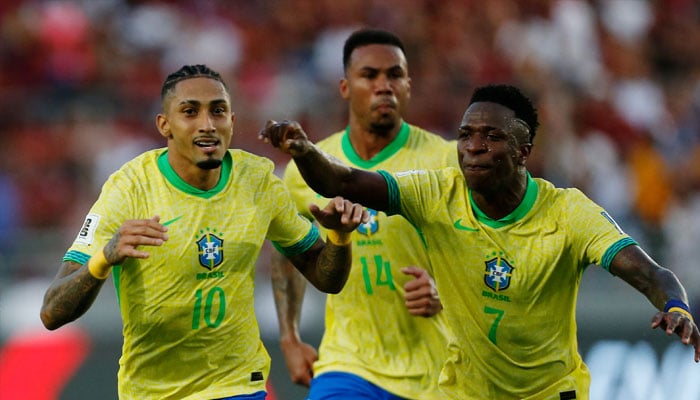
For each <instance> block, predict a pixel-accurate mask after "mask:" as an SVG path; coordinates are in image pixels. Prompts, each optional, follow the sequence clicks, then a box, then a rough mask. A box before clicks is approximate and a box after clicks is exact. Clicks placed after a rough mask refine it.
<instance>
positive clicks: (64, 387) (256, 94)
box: [0, 0, 700, 400]
mask: <svg viewBox="0 0 700 400" xmlns="http://www.w3.org/2000/svg"><path fill="white" fill-rule="evenodd" d="M362 26H374V27H381V28H386V29H390V30H392V31H394V32H396V33H397V34H399V36H400V37H401V38H402V39H403V40H404V42H405V44H406V46H407V53H408V54H407V55H408V61H409V72H410V75H411V76H412V78H413V85H412V100H411V105H410V109H409V112H408V115H407V120H408V121H410V122H411V123H414V124H417V125H420V126H423V127H426V128H429V129H432V130H434V131H436V132H438V133H440V134H443V135H445V136H446V137H448V138H449V137H451V135H452V134H453V132H455V130H456V126H457V123H458V122H459V120H460V119H461V115H462V113H463V111H464V108H465V106H466V103H467V100H468V96H469V94H470V93H471V90H472V89H473V87H475V86H476V85H480V84H484V83H487V82H511V83H515V84H516V85H518V86H521V87H522V88H524V89H526V90H527V91H528V92H529V93H531V94H532V95H533V96H534V98H535V99H536V101H537V105H538V107H539V109H540V115H541V120H542V128H541V130H540V132H539V134H538V136H537V138H536V140H535V150H534V153H533V154H534V158H532V159H531V161H530V163H529V168H530V170H531V171H532V173H533V175H536V176H542V177H545V178H547V179H549V180H551V181H553V182H555V183H557V184H558V185H560V186H576V187H579V188H580V189H582V190H583V191H584V192H586V193H587V194H588V195H589V196H590V197H591V198H593V199H594V200H596V201H597V202H599V203H600V204H602V205H603V206H605V207H606V208H607V209H608V211H609V212H610V213H611V214H612V215H613V216H615V217H616V219H617V221H618V223H619V224H620V225H621V226H622V227H623V228H624V229H625V230H626V231H627V232H628V233H630V234H632V236H633V237H635V238H636V239H637V240H638V241H639V242H641V243H642V244H643V246H644V247H645V248H646V249H647V250H648V251H649V252H650V253H651V254H652V255H653V256H654V257H655V258H656V259H657V260H659V261H661V262H662V263H663V264H664V265H667V266H669V267H671V268H672V269H673V270H674V271H675V272H676V274H677V275H678V276H679V277H680V278H681V280H682V281H683V282H684V284H685V286H686V288H687V289H688V292H689V295H690V297H691V299H693V300H691V305H692V304H695V309H698V308H700V305H698V304H700V270H698V268H699V265H698V262H699V261H698V260H700V113H699V112H698V111H700V4H699V3H698V2H697V1H693V0H658V1H651V0H649V1H646V0H607V1H606V0H600V1H592V0H590V1H586V0H564V1H548V0H521V1H516V0H488V1H481V0H445V1H428V0H385V1H379V0H376V1H372V0H262V1H246V0H230V1H226V0H218V1H216V0H201V1H189V2H186V1H146V0H142V1H137V0H131V1H129V0H83V1H68V0H54V1H39V0H36V1H30V0H26V1H19V0H3V1H2V3H1V4H0V346H1V350H0V399H3V400H5V399H7V400H10V399H15V398H17V399H19V398H21V399H29V400H32V399H34V400H40V399H44V400H50V399H67V400H80V399H112V398H116V370H117V360H118V356H119V353H120V346H121V322H120V317H119V314H118V310H117V305H116V299H115V295H114V289H113V285H111V282H108V284H106V285H105V287H104V289H103V290H102V292H101V294H100V296H99V297H98V299H97V301H96V304H95V305H94V306H93V307H92V309H90V310H89V311H88V312H87V314H86V315H85V316H84V317H83V318H82V319H81V320H79V321H78V322H76V323H74V324H71V325H70V326H68V327H64V328H61V329H60V330H58V331H55V332H48V331H45V330H44V329H43V328H42V327H41V325H40V321H39V317H38V313H39V307H40V304H41V298H42V296H43V292H44V290H45V288H46V286H47V285H48V283H49V281H50V279H51V278H52V277H53V275H54V274H55V272H56V269H57V267H58V265H59V261H60V258H61V256H62V255H63V252H64V251H65V249H66V248H67V246H68V245H69V243H70V242H71V241H72V240H73V238H74V237H75V235H76V233H77V231H78V229H79V227H80V224H81V223H82V221H83V218H84V215H85V214H86V212H87V210H88V208H89V206H90V204H91V203H92V202H93V201H94V199H95V198H96V195H97V194H98V191H99V188H100V185H101V184H102V182H103V181H104V180H105V178H106V177H107V176H108V175H109V173H111V172H112V171H113V170H115V169H116V168H118V166H119V165H121V164H122V163H123V162H124V161H126V160H128V159H129V158H131V157H132V156H134V155H136V154H138V153H140V152H142V151H144V150H146V149H149V148H153V147H157V146H162V145H163V144H164V143H163V142H162V140H161V138H160V136H159V135H158V134H157V131H156V129H155V123H154V118H155V117H154V116H155V114H156V113H157V112H158V108H159V104H158V101H159V99H158V94H159V90H160V85H161V82H162V80H163V78H164V76H165V75H166V74H167V73H169V72H172V71H174V70H175V69H177V68H178V67H179V66H181V65H183V64H193V63H206V64H208V65H209V66H211V67H213V68H214V69H216V70H218V71H220V72H222V74H223V75H224V77H225V79H226V80H227V82H228V83H229V86H230V89H231V93H232V102H233V108H234V111H235V112H236V115H237V119H236V126H235V136H234V141H233V144H232V145H233V146H235V147H241V148H244V149H246V150H250V151H252V152H254V153H257V154H261V155H265V156H268V157H270V158H272V159H273V160H274V161H275V162H276V164H277V166H278V168H279V170H281V167H282V166H283V165H284V163H285V162H286V161H287V159H286V158H285V157H284V156H281V155H280V154H279V153H276V152H274V151H272V150H271V149H270V148H269V147H267V146H264V145H261V144H260V143H258V141H257V138H256V136H257V132H258V130H259V129H260V128H261V127H262V126H263V125H264V122H265V121H266V120H267V119H269V118H273V119H284V118H287V119H297V120H300V121H302V123H303V124H304V125H305V126H306V127H307V130H308V132H309V133H310V134H311V136H312V138H313V139H318V138H321V137H323V136H324V135H326V134H328V133H330V132H332V131H337V130H339V129H341V128H342V127H343V126H344V125H343V124H344V121H345V107H346V106H345V103H344V102H343V101H342V100H341V98H340V96H339V95H338V92H337V83H338V80H339V79H340V77H341V74H342V68H341V49H342V43H343V40H344V39H345V38H346V37H347V35H348V34H349V33H350V32H351V31H352V30H354V29H356V28H358V27H362ZM279 170H278V171H279ZM268 252H269V247H266V248H265V249H264V250H263V254H262V255H261V259H260V263H259V269H258V277H257V281H258V286H257V288H256V290H257V293H256V305H257V306H256V307H257V308H256V312H257V314H258V317H259V320H260V326H261V332H262V335H263V339H264V341H265V343H266V344H267V347H268V350H269V351H270V353H271V356H272V359H273V366H272V373H271V384H272V387H273V390H274V392H275V394H276V397H277V398H278V399H282V400H287V399H300V398H302V396H303V394H304V393H305V391H304V390H303V389H301V388H299V387H297V386H294V385H292V384H291V383H290V381H289V378H288V375H287V372H286V368H285V366H284V360H283V358H282V356H281V353H280V351H279V344H278V342H277V325H276V317H275V312H274V306H273V302H272V293H271V290H270V287H269V273H268V266H267V257H268ZM606 275H607V273H605V272H602V271H600V270H598V269H597V268H589V270H588V271H587V272H586V274H585V277H584V282H583V285H582V288H581V293H580V296H579V299H580V300H579V306H578V307H579V308H578V316H577V318H578V321H579V338H580V349H581V353H582V354H583V355H584V358H585V359H586V360H587V362H588V363H589V366H590V367H591V370H592V374H593V379H594V382H593V386H592V396H593V397H592V398H593V399H596V400H597V399H603V400H609V399H612V400H614V399H623V398H624V399H668V398H685V399H700V383H699V381H698V380H697V377H698V376H700V366H698V365H697V364H695V363H693V362H692V351H691V350H690V349H689V348H682V347H681V346H680V345H677V344H676V343H675V342H676V340H675V339H673V340H670V339H668V338H667V337H665V335H664V334H662V333H661V332H655V331H652V330H650V329H649V321H650V319H651V316H652V315H653V309H652V308H651V306H650V305H649V304H648V302H647V301H646V299H645V298H644V297H643V296H641V295H640V294H638V293H637V292H635V291H634V290H633V289H631V288H630V287H628V286H626V285H624V284H623V283H622V282H621V281H620V280H619V279H616V278H611V277H609V276H606ZM308 291H309V293H308V295H307V301H306V303H305V307H304V311H303V317H302V327H301V328H302V335H303V336H304V337H305V338H306V339H307V340H308V341H310V342H312V343H317V342H318V340H319V338H320V335H321V333H322V321H323V296H322V295H320V294H319V293H318V292H316V291H315V290H314V289H313V288H310V289H309V290H308ZM552 323H557V318H556V316H553V318H552ZM387 334H394V333H392V332H387ZM18 393H20V394H21V395H19V394H18Z"/></svg>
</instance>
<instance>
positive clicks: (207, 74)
mask: <svg viewBox="0 0 700 400" xmlns="http://www.w3.org/2000/svg"><path fill="white" fill-rule="evenodd" d="M191 78H211V79H214V80H216V81H219V82H221V84H222V85H224V88H225V89H226V90H228V87H227V86H226V82H224V79H223V78H222V77H221V75H220V74H219V73H218V72H216V71H214V70H212V69H211V68H209V67H207V66H206V65H204V64H196V65H184V66H182V67H181V68H180V69H178V70H177V71H175V72H173V73H172V74H170V75H168V77H167V78H165V81H164V82H163V87H162V88H161V89H160V100H161V102H162V101H163V100H165V98H166V97H167V95H168V93H169V92H171V91H172V90H173V89H174V88H175V85H177V84H178V82H181V81H184V80H185V79H191Z"/></svg>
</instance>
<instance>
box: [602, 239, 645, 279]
mask: <svg viewBox="0 0 700 400" xmlns="http://www.w3.org/2000/svg"><path fill="white" fill-rule="evenodd" d="M636 244H637V242H636V241H635V240H634V239H632V238H624V239H620V240H618V241H617V242H615V243H614V244H613V245H612V246H610V247H609V248H608V249H607V250H606V251H605V254H603V260H602V261H601V263H600V266H601V267H603V268H605V270H606V271H608V272H610V264H612V260H613V258H615V256H616V255H617V253H619V252H620V250H622V249H624V248H625V247H627V246H631V245H636Z"/></svg>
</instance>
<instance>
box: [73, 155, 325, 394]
mask: <svg viewBox="0 0 700 400" xmlns="http://www.w3.org/2000/svg"><path fill="white" fill-rule="evenodd" d="M154 215H160V217H161V223H163V224H165V225H167V226H168V228H169V230H168V232H167V233H168V236H169V240H168V241H166V242H165V243H164V244H163V245H162V246H152V247H150V246H144V250H146V251H148V252H149V253H150V257H148V258H146V259H135V258H128V259H127V260H126V261H125V262H124V264H123V265H121V266H116V267H114V269H113V273H114V274H113V275H114V282H115V285H116V290H117V297H118V300H119V307H120V311H121V315H122V320H123V335H124V344H123V350H122V356H121V358H120V360H119V374H118V380H119V398H120V399H146V398H148V399H212V398H221V397H227V396H234V395H239V394H250V393H255V392H258V391H262V390H265V383H266V380H267V378H268V373H269V368H270V357H269V355H268V353H267V351H266V350H265V348H264V346H263V343H262V341H261V339H260V333H259V329H258V324H257V321H256V318H255V311H254V308H253V305H254V298H253V288H254V282H253V280H254V274H255V264H256V259H257V257H258V254H259V252H260V249H261V246H262V245H263V242H264V240H265V239H269V240H271V241H273V243H275V244H276V245H277V246H278V247H280V248H282V249H283V250H285V251H288V252H289V253H292V254H297V253H300V252H303V251H305V250H307V249H308V248H309V247H311V245H313V244H314V243H315V241H316V240H317V238H318V237H319V236H318V230H317V229H316V228H315V226H313V225H312V224H311V223H310V222H309V221H308V220H307V219H306V218H303V217H301V216H300V215H298V213H297V211H296V208H295V207H294V203H293V202H292V201H291V198H290V197H289V192H288V191H287V189H286V187H285V186H284V184H283V183H282V181H281V180H280V179H279V178H278V177H276V176H275V175H274V174H273V164H272V162H271V161H270V160H268V159H265V158H263V157H258V156H255V155H253V154H250V153H247V152H244V151H241V150H229V151H228V153H227V155H226V156H225V158H224V163H223V165H222V172H221V178H220V181H219V183H218V185H217V186H216V187H214V188H213V189H211V190H209V191H202V190H199V189H196V188H194V187H192V186H190V185H188V184H187V183H186V182H184V181H183V180H182V179H181V178H180V177H179V176H178V175H177V174H176V173H175V171H173V169H172V168H171V166H170V165H169V163H168V161H167V149H157V150H152V151H148V152H146V153H144V154H142V155H140V156H139V157H137V158H135V159H134V160H132V161H130V162H128V163H126V164H125V165H124V166H123V167H122V168H121V169H120V170H118V171H117V172H115V173H114V174H112V175H111V176H110V178H109V179H108V180H107V182H106V183H105V184H104V186H103V188H102V192H101V194H100V196H99V198H98V200H97V201H96V203H95V204H94V205H93V206H92V208H91V210H90V212H89V214H88V216H87V218H86V220H85V223H84V225H83V228H82V229H81V231H80V233H79V234H78V236H77V238H76V240H75V242H74V243H73V245H72V246H71V247H70V248H69V250H68V252H67V253H66V255H65V257H64V260H70V261H74V262H77V263H81V264H83V263H85V262H86V261H87V260H88V258H89V257H90V256H91V255H92V254H93V253H95V252H96V251H97V250H99V249H101V248H102V247H103V246H104V245H105V244H106V243H107V242H108V241H109V239H110V238H111V237H112V236H113V235H114V233H115V232H116V231H117V229H118V228H119V226H120V225H121V224H122V223H123V222H124V221H125V220H129V219H148V218H151V217H153V216H154Z"/></svg>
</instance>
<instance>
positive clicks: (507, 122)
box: [261, 85, 700, 399]
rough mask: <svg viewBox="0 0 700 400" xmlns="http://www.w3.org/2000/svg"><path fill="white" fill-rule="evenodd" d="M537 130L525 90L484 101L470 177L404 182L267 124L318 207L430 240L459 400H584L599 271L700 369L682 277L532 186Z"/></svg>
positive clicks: (479, 95) (466, 162) (699, 337)
mask: <svg viewBox="0 0 700 400" xmlns="http://www.w3.org/2000/svg"><path fill="white" fill-rule="evenodd" d="M538 125H539V122H538V116H537V111H536V109H535V108H534V106H533V104H532V102H531V101H530V99H529V98H527V97H526V96H525V95H524V94H523V93H522V92H521V91H520V90H519V89H517V88H516V87H514V86H511V85H487V86H483V87H479V88H477V89H476V90H475V92H474V93H473V95H472V97H471V100H470V102H469V106H468V108H467V110H466V112H465V113H464V116H463V118H462V121H461V125H460V128H459V130H458V133H457V152H458V156H459V162H460V165H461V171H460V170H458V169H453V168H447V169H442V170H423V169H421V170H410V171H405V172H399V173H390V172H386V171H379V172H368V171H363V170H359V169H354V168H351V167H348V166H346V165H343V164H341V163H339V162H337V161H336V160H332V159H330V158H327V156H326V155H325V154H324V153H323V152H322V151H321V150H319V149H318V148H317V147H315V146H314V145H313V144H312V143H311V142H310V141H308V139H307V138H306V135H305V133H304V132H303V130H302V129H301V127H300V126H299V125H298V124H297V123H289V122H284V123H274V121H270V122H268V125H267V126H266V128H265V129H264V130H263V131H262V132H261V137H262V138H263V139H265V140H269V141H271V142H272V143H273V145H275V146H278V147H280V148H281V149H282V150H284V151H286V152H288V153H290V154H291V155H292V156H293V157H294V161H295V163H296V165H297V166H298V167H299V169H300V171H301V174H302V176H304V179H305V180H306V182H307V183H309V185H310V186H311V187H312V188H314V189H315V190H316V191H317V192H318V193H321V194H322V195H324V196H332V195H343V196H346V198H348V199H352V200H353V201H359V202H361V203H362V204H363V205H365V206H367V207H371V208H373V209H376V210H385V211H386V212H387V213H389V214H392V215H393V214H401V215H403V216H404V217H405V218H406V219H407V220H408V221H410V222H411V223H412V224H413V225H414V226H415V227H416V229H418V230H420V231H421V233H422V236H423V238H424V239H425V242H426V245H427V247H428V252H429V253H428V254H429V257H430V259H431V264H432V265H433V268H434V270H433V273H434V278H435V282H436V284H437V288H438V290H439V292H440V297H441V300H442V303H443V306H444V310H443V313H445V315H446V316H447V320H448V325H449V328H450V331H451V333H452V334H454V335H455V337H454V340H453V341H451V342H450V344H449V347H448V353H449V354H448V356H447V357H448V358H447V362H446V363H445V366H444V368H443V370H442V372H441V376H440V382H439V383H440V388H441V389H442V390H443V391H444V393H445V394H446V396H447V397H448V398H452V399H523V398H528V399H535V398H536V399H587V398H588V390H589V383H590V376H589V373H588V370H587V368H586V366H585V365H584V363H583V361H582V359H581V357H580V355H579V354H578V349H577V340H576V321H575V307H576V296H577V293H578V287H579V283H580V282H581V275H582V274H583V272H584V270H585V269H586V267H587V266H588V265H591V264H596V265H599V266H601V267H602V268H604V269H606V270H607V271H609V272H610V273H611V274H613V275H616V276H618V277H620V278H622V279H623V280H625V281H626V282H627V283H628V284H630V285H631V286H632V287H634V288H635V289H637V290H638V291H640V292H641V293H643V294H644V295H645V296H646V297H647V298H648V300H649V301H650V302H651V303H652V304H653V305H654V306H655V307H656V308H657V309H658V310H660V311H659V312H657V313H656V314H655V315H654V317H653V319H652V323H651V327H652V328H657V327H658V328H662V329H664V330H665V331H666V333H667V334H669V335H671V334H673V333H675V334H677V335H678V336H680V338H681V342H682V343H683V344H686V345H688V344H689V345H692V346H693V347H694V350H695V361H696V362H697V361H700V333H699V332H698V328H697V326H696V325H695V323H694V322H693V319H692V316H691V313H690V312H689V307H688V301H687V297H686V293H685V289H684V288H683V286H682V285H681V283H680V282H679V281H678V279H677V278H676V276H675V275H674V274H673V272H671V271H670V270H668V269H666V268H663V267H661V266H659V265H658V264H657V263H656V262H655V261H654V260H652V259H651V258H650V257H649V256H648V255H647V254H646V253H645V252H644V251H643V250H642V249H641V248H640V247H639V245H638V244H637V243H636V242H635V241H634V240H633V239H632V238H630V237H629V236H628V235H627V234H625V233H624V231H622V230H621V229H620V227H619V226H618V225H617V224H616V223H615V221H614V220H613V219H612V218H611V216H610V215H608V214H607V213H606V212H605V210H604V209H603V208H601V207H600V206H599V205H597V204H595V203H594V202H593V201H591V200H590V199H588V198H587V197H586V196H585V195H584V194H583V193H581V192H580V191H579V190H576V189H561V188H556V187H554V186H553V185H552V184H551V183H550V182H548V181H546V180H543V179H538V178H533V177H532V176H530V174H529V173H528V171H527V168H526V164H527V160H528V157H529V156H530V153H531V149H532V141H533V138H534V136H535V133H536V130H537V127H538Z"/></svg>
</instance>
